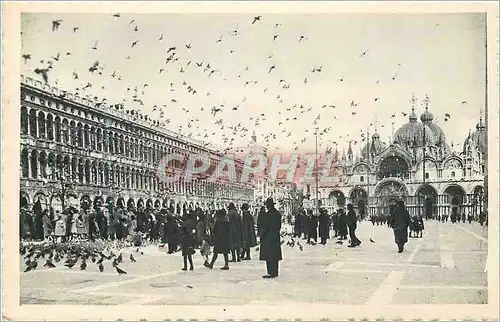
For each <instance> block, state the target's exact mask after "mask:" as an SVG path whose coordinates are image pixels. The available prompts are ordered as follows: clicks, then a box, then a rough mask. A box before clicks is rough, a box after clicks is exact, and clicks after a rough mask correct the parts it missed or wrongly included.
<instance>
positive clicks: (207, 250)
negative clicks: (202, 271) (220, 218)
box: [200, 234, 210, 266]
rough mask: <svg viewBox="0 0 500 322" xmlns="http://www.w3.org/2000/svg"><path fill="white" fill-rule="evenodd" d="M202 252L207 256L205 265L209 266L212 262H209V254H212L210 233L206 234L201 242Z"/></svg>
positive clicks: (202, 254)
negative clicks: (209, 240) (209, 241)
mask: <svg viewBox="0 0 500 322" xmlns="http://www.w3.org/2000/svg"><path fill="white" fill-rule="evenodd" d="M200 254H201V256H203V257H204V258H205V262H204V263H203V265H205V266H207V265H209V264H210V263H209V262H208V256H209V255H210V244H209V243H208V235H207V234H205V236H204V237H203V241H202V242H201V248H200Z"/></svg>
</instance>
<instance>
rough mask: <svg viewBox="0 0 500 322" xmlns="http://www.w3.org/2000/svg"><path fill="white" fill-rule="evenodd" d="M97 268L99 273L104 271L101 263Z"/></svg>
mask: <svg viewBox="0 0 500 322" xmlns="http://www.w3.org/2000/svg"><path fill="white" fill-rule="evenodd" d="M98 267H99V271H100V272H102V271H104V265H102V263H99V266H98Z"/></svg>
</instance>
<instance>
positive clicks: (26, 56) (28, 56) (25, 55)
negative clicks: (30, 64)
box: [22, 54, 31, 64]
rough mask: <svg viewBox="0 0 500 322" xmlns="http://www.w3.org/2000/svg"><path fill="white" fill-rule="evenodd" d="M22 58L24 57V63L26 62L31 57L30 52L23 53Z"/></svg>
mask: <svg viewBox="0 0 500 322" xmlns="http://www.w3.org/2000/svg"><path fill="white" fill-rule="evenodd" d="M22 57H23V59H24V63H25V64H26V62H27V61H28V60H29V59H31V55H30V54H24V55H23V56H22Z"/></svg>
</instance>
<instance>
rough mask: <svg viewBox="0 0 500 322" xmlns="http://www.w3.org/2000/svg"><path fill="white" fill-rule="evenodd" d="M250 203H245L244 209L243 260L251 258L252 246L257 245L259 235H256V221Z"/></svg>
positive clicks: (242, 207) (242, 232)
mask: <svg viewBox="0 0 500 322" xmlns="http://www.w3.org/2000/svg"><path fill="white" fill-rule="evenodd" d="M249 208H250V207H249V205H248V204H247V203H244V204H243V205H242V206H241V210H242V213H243V215H242V229H241V248H242V249H243V251H242V255H241V256H240V257H241V259H242V260H250V259H251V258H250V248H252V247H255V246H256V245H257V236H256V235H255V221H254V219H253V216H252V214H251V213H250V210H249Z"/></svg>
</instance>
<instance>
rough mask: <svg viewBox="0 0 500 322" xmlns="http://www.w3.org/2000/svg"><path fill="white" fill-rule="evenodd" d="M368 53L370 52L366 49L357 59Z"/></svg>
mask: <svg viewBox="0 0 500 322" xmlns="http://www.w3.org/2000/svg"><path fill="white" fill-rule="evenodd" d="M369 51H370V50H369V49H367V50H365V51H364V52H362V53H361V55H359V58H361V57H363V56H365V55H366V54H367V53H368V52H369Z"/></svg>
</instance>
